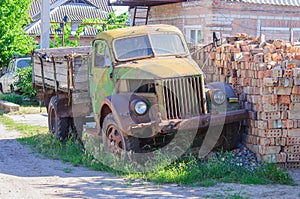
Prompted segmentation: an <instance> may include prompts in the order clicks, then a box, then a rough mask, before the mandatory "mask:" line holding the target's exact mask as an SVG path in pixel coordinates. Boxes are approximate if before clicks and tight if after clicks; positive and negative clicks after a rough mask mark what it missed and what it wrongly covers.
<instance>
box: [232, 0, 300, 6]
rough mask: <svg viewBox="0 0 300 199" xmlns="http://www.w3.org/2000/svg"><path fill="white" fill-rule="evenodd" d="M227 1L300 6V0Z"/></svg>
mask: <svg viewBox="0 0 300 199" xmlns="http://www.w3.org/2000/svg"><path fill="white" fill-rule="evenodd" d="M227 1H232V2H243V3H253V4H266V5H276V6H300V0H227Z"/></svg>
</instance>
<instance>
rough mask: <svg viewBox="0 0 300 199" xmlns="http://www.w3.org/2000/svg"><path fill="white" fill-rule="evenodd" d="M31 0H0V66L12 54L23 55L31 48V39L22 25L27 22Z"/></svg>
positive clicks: (4, 64) (5, 63) (4, 63)
mask: <svg viewBox="0 0 300 199" xmlns="http://www.w3.org/2000/svg"><path fill="white" fill-rule="evenodd" d="M30 3H31V0H22V1H19V0H1V1H0V19H1V20H0V49H1V51H0V66H7V65H8V62H9V60H10V59H11V57H12V56H13V55H14V54H19V55H25V54H28V53H29V52H30V51H31V50H32V49H33V39H32V38H31V37H30V36H29V35H27V34H26V32H25V30H24V27H25V26H26V25H28V24H29V22H30V21H29V19H30V16H29V12H28V11H29V8H30Z"/></svg>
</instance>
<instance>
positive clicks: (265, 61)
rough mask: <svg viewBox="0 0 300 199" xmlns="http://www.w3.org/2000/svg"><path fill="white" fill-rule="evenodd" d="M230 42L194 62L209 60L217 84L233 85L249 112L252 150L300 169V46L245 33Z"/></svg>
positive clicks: (201, 53)
mask: <svg viewBox="0 0 300 199" xmlns="http://www.w3.org/2000/svg"><path fill="white" fill-rule="evenodd" d="M227 42H228V43H226V44H223V45H222V46H221V47H217V48H215V49H213V48H211V47H207V48H205V49H204V50H200V51H198V52H197V53H194V55H193V56H194V59H196V60H197V59H201V58H202V57H201V56H206V57H207V56H208V55H209V59H210V62H209V64H207V66H206V68H207V71H208V72H209V75H212V76H213V77H214V79H212V80H214V81H222V82H227V83H229V84H231V85H232V86H233V87H234V88H235V90H236V92H237V93H238V95H239V99H240V103H241V106H242V107H243V108H246V109H248V110H249V113H250V118H249V120H248V122H247V126H248V131H247V136H246V138H245V142H246V144H247V146H248V147H249V148H250V149H251V150H252V151H254V152H255V153H256V154H257V155H258V157H259V158H260V159H261V160H263V161H266V162H274V163H280V164H285V165H287V166H288V167H290V168H300V47H295V46H293V45H292V44H290V43H289V42H286V41H281V40H275V41H274V42H272V43H268V42H263V41H262V38H255V37H248V36H247V35H245V34H240V35H238V37H232V38H227ZM193 50H194V49H193ZM204 54H206V55H204ZM198 62H199V60H198ZM210 64H211V65H210ZM204 72H205V71H204Z"/></svg>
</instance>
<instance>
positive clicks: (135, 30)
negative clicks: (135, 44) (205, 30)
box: [96, 24, 182, 40]
mask: <svg viewBox="0 0 300 199" xmlns="http://www.w3.org/2000/svg"><path fill="white" fill-rule="evenodd" d="M154 32H176V33H177V34H180V35H181V34H182V33H181V31H180V30H179V29H178V28H177V27H175V26H171V25H164V24H157V25H144V26H132V27H126V28H119V29H114V30H108V31H104V32H101V33H99V34H98V35H97V37H96V38H97V39H100V38H102V39H106V40H113V39H115V38H120V37H126V36H131V35H142V34H149V33H154Z"/></svg>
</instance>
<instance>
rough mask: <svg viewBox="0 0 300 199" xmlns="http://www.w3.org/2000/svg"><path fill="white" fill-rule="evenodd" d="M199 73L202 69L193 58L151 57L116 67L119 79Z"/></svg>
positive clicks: (170, 76)
mask: <svg viewBox="0 0 300 199" xmlns="http://www.w3.org/2000/svg"><path fill="white" fill-rule="evenodd" d="M199 74H202V71H201V69H200V68H199V66H198V65H197V63H196V62H195V61H194V60H192V59H191V58H175V57H160V58H150V59H143V60H135V61H131V62H127V63H124V64H120V65H118V66H116V67H115V75H116V77H117V79H163V78H174V77H182V76H192V75H199Z"/></svg>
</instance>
